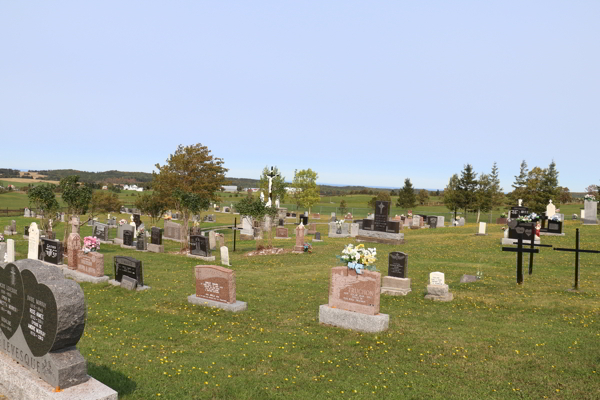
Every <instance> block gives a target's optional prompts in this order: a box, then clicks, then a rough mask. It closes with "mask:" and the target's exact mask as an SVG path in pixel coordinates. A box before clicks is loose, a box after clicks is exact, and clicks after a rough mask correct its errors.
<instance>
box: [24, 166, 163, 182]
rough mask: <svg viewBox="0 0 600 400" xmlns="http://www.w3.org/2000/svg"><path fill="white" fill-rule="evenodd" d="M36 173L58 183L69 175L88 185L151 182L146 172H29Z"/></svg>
mask: <svg viewBox="0 0 600 400" xmlns="http://www.w3.org/2000/svg"><path fill="white" fill-rule="evenodd" d="M30 172H37V173H38V174H40V175H45V176H46V179H47V180H54V181H60V180H61V179H62V178H66V177H67V176H70V175H79V180H80V181H81V182H88V183H102V182H105V183H113V184H114V183H123V184H125V183H127V184H131V183H146V182H150V181H152V174H149V173H147V172H121V171H105V172H87V171H78V170H76V169H51V170H40V171H30Z"/></svg>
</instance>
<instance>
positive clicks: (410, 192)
mask: <svg viewBox="0 0 600 400" xmlns="http://www.w3.org/2000/svg"><path fill="white" fill-rule="evenodd" d="M416 205H417V195H416V194H415V189H413V186H412V183H410V179H409V178H406V179H405V180H404V186H403V187H402V189H400V190H399V195H398V201H397V202H396V207H400V208H406V209H409V208H413V207H414V206H416Z"/></svg>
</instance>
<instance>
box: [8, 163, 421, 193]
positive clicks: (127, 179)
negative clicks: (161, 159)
mask: <svg viewBox="0 0 600 400" xmlns="http://www.w3.org/2000/svg"><path fill="white" fill-rule="evenodd" d="M29 173H31V174H32V175H34V177H35V178H36V179H39V178H40V177H39V176H40V175H41V176H44V178H43V179H44V180H47V181H60V180H61V179H62V178H65V177H67V176H70V175H79V179H80V181H82V182H87V183H96V184H99V183H112V184H134V183H135V184H140V183H141V184H147V183H150V182H152V174H150V173H147V172H125V171H116V170H112V171H105V172H87V171H79V170H76V169H50V170H39V171H35V170H30V171H29ZM29 173H25V174H24V175H29ZM21 175H22V176H21V178H31V177H30V176H23V174H21ZM2 177H3V178H13V177H19V171H18V170H13V169H9V168H0V178H2ZM227 180H229V181H230V182H231V184H230V185H234V186H241V187H242V188H243V189H248V188H257V187H259V185H260V181H259V180H258V179H249V178H232V177H227ZM288 184H291V183H289V182H288ZM319 187H320V188H321V194H322V195H326V196H331V195H343V194H349V193H350V192H352V193H362V194H371V193H377V192H380V191H383V192H389V191H390V190H391V189H390V188H389V187H385V188H373V187H367V186H340V185H334V184H330V185H325V184H320V185H319ZM396 190H398V189H396ZM415 190H418V189H415ZM430 192H431V190H430Z"/></svg>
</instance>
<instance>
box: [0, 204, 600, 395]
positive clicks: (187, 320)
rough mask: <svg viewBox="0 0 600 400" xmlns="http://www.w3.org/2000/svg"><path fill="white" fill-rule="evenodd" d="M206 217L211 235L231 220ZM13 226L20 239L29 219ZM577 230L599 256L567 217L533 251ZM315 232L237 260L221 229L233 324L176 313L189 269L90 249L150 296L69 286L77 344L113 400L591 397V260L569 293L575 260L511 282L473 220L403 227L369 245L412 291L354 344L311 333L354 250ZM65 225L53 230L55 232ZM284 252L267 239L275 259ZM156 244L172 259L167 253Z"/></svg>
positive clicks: (197, 312)
mask: <svg viewBox="0 0 600 400" xmlns="http://www.w3.org/2000/svg"><path fill="white" fill-rule="evenodd" d="M216 216H217V222H216V223H215V224H214V225H221V224H224V223H230V222H231V221H232V220H233V216H230V215H224V214H219V213H217V214H216ZM123 217H125V218H126V219H128V216H123ZM325 218H326V216H324V218H323V222H326V220H325ZM10 219H11V218H0V225H8V224H9V223H10ZM103 219H104V218H101V220H103ZM16 220H17V226H18V230H19V232H22V229H23V226H24V224H26V223H29V222H31V221H34V220H33V219H25V218H16ZM143 220H144V222H145V223H146V226H148V227H149V226H151V225H152V224H151V223H150V221H149V219H148V218H146V217H143ZM159 225H162V223H160V224H159ZM202 225H203V226H205V224H202ZM577 227H579V228H580V229H581V247H582V248H584V249H599V248H600V226H586V227H583V226H581V224H580V223H579V222H571V221H567V222H566V223H565V232H566V235H565V236H564V237H548V236H544V237H542V242H543V243H545V244H553V245H555V247H556V246H560V247H573V246H574V236H575V235H574V232H575V228H577ZM318 229H319V231H320V232H321V234H322V235H323V236H324V242H322V243H314V244H313V249H314V250H313V253H312V254H301V255H296V254H285V255H278V256H265V257H250V258H249V257H245V256H244V253H246V252H248V251H251V250H253V249H254V248H255V242H253V241H244V242H238V243H237V251H236V252H233V246H232V237H231V232H229V231H223V232H224V233H225V234H226V240H227V245H228V246H229V248H230V259H231V263H232V268H233V269H234V270H235V272H236V279H237V298H238V300H241V301H245V302H247V303H248V310H247V311H245V312H242V313H238V314H232V313H228V312H225V311H220V310H217V309H207V308H203V307H198V306H193V305H190V304H189V303H188V302H187V296H188V295H190V294H192V293H194V292H195V286H194V265H196V264H198V262H197V261H196V260H192V259H189V258H187V257H184V256H180V255H177V254H168V253H167V254H153V253H140V252H135V251H129V250H123V249H121V248H119V247H117V246H109V245H103V246H102V248H101V249H100V252H101V253H103V254H104V255H105V260H104V262H105V273H106V274H107V275H109V276H111V277H112V276H113V269H112V261H113V260H112V259H113V256H115V255H129V256H133V257H135V258H138V259H140V260H142V261H143V263H144V280H145V283H146V284H147V285H149V286H151V287H152V289H151V290H148V291H144V292H140V293H132V292H128V291H125V290H122V289H120V288H118V287H113V286H110V285H108V284H100V285H93V284H87V283H84V284H82V285H81V286H82V288H83V290H84V292H85V297H86V302H87V307H88V314H87V323H86V328H85V333H84V336H83V337H82V339H81V340H80V342H79V344H78V346H77V347H78V348H79V350H80V351H81V353H82V354H83V356H84V357H85V358H86V360H87V361H88V369H89V373H90V375H92V376H93V377H94V378H96V379H98V380H100V381H101V382H103V383H105V384H107V385H109V386H110V387H112V388H114V389H115V390H117V391H118V392H119V398H120V399H126V400H130V399H154V398H157V399H158V398H164V399H177V400H187V399H190V400H191V399H276V398H293V399H298V398H310V399H330V398H340V399H342V398H343V399H346V398H350V399H371V398H383V399H423V398H431V399H449V398H452V399H507V398H508V399H510V398H515V399H516V398H520V399H521V398H522V399H540V398H550V399H578V400H580V399H590V400H592V399H597V398H599V397H600V385H599V382H600V377H599V374H600V371H599V367H598V364H599V362H600V358H599V356H598V343H600V329H599V323H600V321H598V319H599V312H600V269H599V268H598V265H599V264H600V258H599V257H598V255H592V254H583V255H582V256H581V277H580V287H581V290H580V291H579V292H570V291H567V289H569V288H571V287H572V284H573V254H571V253H565V252H555V251H552V250H549V249H541V250H540V254H539V255H536V256H535V266H534V274H533V275H532V276H529V275H526V276H525V283H524V284H523V285H522V286H521V287H519V286H517V285H516V279H515V255H514V253H508V252H502V251H501V245H500V239H501V237H502V231H501V229H500V226H499V225H491V226H489V227H488V233H489V235H488V236H485V237H480V236H474V233H475V232H476V226H475V224H468V225H466V226H465V227H461V228H444V229H436V230H433V229H431V230H417V231H414V230H405V231H404V233H405V239H406V244H404V245H401V246H396V247H394V246H391V245H382V244H373V246H376V247H377V251H378V258H379V261H378V262H377V266H378V267H379V269H380V271H381V272H382V274H383V275H386V274H387V256H388V253H389V252H390V251H395V250H400V251H404V252H406V253H407V254H408V276H409V277H410V278H411V279H412V290H413V291H412V292H411V293H409V294H408V295H407V296H400V297H391V296H386V295H383V296H381V312H382V313H386V314H389V316H390V327H389V330H388V331H386V332H382V333H379V334H364V333H359V332H354V331H349V330H344V329H339V328H334V327H326V326H320V325H319V323H318V309H319V305H321V304H326V303H327V299H328V287H329V271H330V269H331V268H332V267H334V266H337V265H339V263H338V262H337V260H336V259H335V255H336V254H339V253H340V251H341V250H342V249H343V247H344V245H345V244H347V243H349V242H353V240H349V239H329V238H327V237H326V235H327V226H326V225H325V224H323V225H318ZM62 230H63V228H62V226H59V227H58V229H57V231H58V232H59V234H58V236H59V237H62ZM90 233H91V228H90V227H87V226H86V227H83V228H82V236H85V235H89V234H90ZM290 233H291V230H290ZM114 235H115V231H114V230H111V237H113V236H114ZM293 242H294V240H293V239H292V240H287V241H274V243H275V244H276V245H277V246H279V247H285V248H291V247H292V246H293V245H294V243H293ZM165 243H166V251H167V252H169V253H171V252H172V253H175V252H176V251H177V250H178V249H179V244H177V243H175V242H171V241H168V240H166V241H165ZM16 250H17V258H18V259H19V258H24V257H26V250H27V242H26V241H24V240H18V241H17V247H16ZM216 253H218V252H216ZM216 256H217V261H216V263H219V255H218V254H216ZM477 270H481V271H482V272H483V274H484V277H483V279H482V280H480V281H478V282H476V283H471V284H460V283H459V280H460V277H461V276H462V274H475V273H476V272H477ZM432 271H442V272H444V273H445V274H446V282H447V283H448V284H449V285H450V290H451V292H452V293H454V300H453V301H452V302H449V303H437V302H431V301H426V300H424V298H423V297H424V294H425V293H424V291H425V287H426V284H427V282H428V276H429V273H430V272H432ZM159 394H160V396H159Z"/></svg>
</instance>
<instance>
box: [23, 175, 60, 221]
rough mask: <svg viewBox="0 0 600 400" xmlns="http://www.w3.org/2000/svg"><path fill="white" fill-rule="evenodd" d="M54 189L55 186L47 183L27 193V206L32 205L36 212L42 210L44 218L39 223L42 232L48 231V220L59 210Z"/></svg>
mask: <svg viewBox="0 0 600 400" xmlns="http://www.w3.org/2000/svg"><path fill="white" fill-rule="evenodd" d="M54 189H56V185H53V184H51V183H48V184H46V185H38V186H35V187H33V188H31V189H30V190H29V191H28V192H27V197H28V198H29V204H30V205H31V204H34V205H35V207H36V208H37V209H38V210H43V215H44V216H43V218H42V220H41V222H40V227H41V228H42V231H45V230H47V229H48V219H49V218H50V216H52V214H54V213H56V211H58V209H59V208H60V206H59V204H58V201H56V194H55V193H54Z"/></svg>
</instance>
